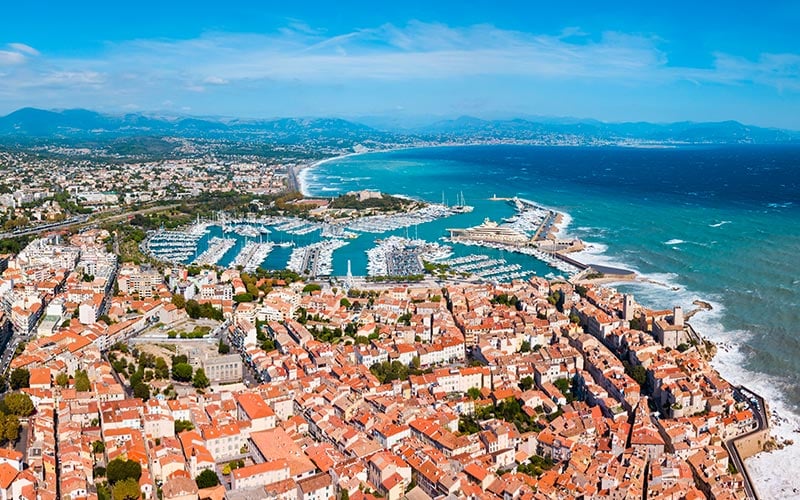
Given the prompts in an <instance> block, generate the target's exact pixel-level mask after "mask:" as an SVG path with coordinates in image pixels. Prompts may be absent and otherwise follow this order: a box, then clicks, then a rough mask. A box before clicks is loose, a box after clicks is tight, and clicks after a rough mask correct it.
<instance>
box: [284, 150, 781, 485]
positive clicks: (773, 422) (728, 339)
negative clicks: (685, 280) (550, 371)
mask: <svg viewBox="0 0 800 500" xmlns="http://www.w3.org/2000/svg"><path fill="white" fill-rule="evenodd" d="M480 145H489V144H485V143H460V144H421V145H410V146H406V147H397V148H388V149H382V150H371V151H363V152H353V153H348V154H344V155H338V156H334V157H330V158H326V159H323V160H319V161H316V162H313V163H306V164H304V165H298V166H297V172H298V179H299V180H302V176H301V175H300V172H302V171H305V170H306V169H311V168H314V167H316V166H319V165H321V164H324V163H328V162H330V161H334V160H338V159H341V158H346V157H349V156H356V155H363V154H369V153H388V152H392V151H397V150H405V149H428V148H431V149H432V148H440V147H464V146H480ZM518 145H524V144H518ZM616 146H618V147H625V146H623V145H616ZM300 184H301V188H302V189H301V192H302V193H303V194H304V195H305V196H308V192H307V190H308V187H307V184H306V182H305V181H302V182H300ZM557 211H558V212H559V213H561V214H563V215H564V217H563V220H562V221H560V223H558V224H555V225H554V226H555V227H557V229H558V234H560V235H562V237H566V236H568V235H569V227H570V226H571V224H572V222H573V221H572V217H571V216H570V214H569V213H567V212H564V211H562V210H557ZM587 246H590V247H591V249H589V248H587V250H588V251H586V250H585V251H582V252H578V254H577V255H576V258H578V259H579V260H581V261H584V262H587V263H592V262H593V261H594V262H595V263H597V264H603V265H605V264H607V265H610V266H614V265H615V264H616V265H620V264H619V263H614V262H613V261H615V260H617V259H616V258H614V257H611V256H609V255H608V253H607V251H608V246H607V245H605V244H602V243H600V244H593V243H591V242H587ZM597 260H600V261H601V262H596V261H597ZM628 269H631V268H630V267H628ZM632 270H633V271H634V272H636V275H637V277H636V279H634V280H620V279H618V278H611V277H609V278H605V279H602V280H592V281H593V282H595V283H597V284H598V285H599V286H604V287H616V286H618V285H622V286H628V285H633V286H636V287H639V286H641V287H647V288H650V290H649V291H645V290H643V291H642V292H639V293H642V294H643V295H644V296H645V297H646V296H647V295H650V298H651V300H649V301H648V300H647V299H644V301H645V302H646V303H648V302H651V301H652V296H653V293H657V292H655V290H658V289H660V290H661V293H663V294H666V295H665V297H666V299H667V300H670V301H673V302H687V304H686V305H688V304H689V303H692V304H693V305H694V306H695V309H694V310H693V311H692V313H693V314H692V315H691V320H692V325H693V326H694V327H695V330H696V331H697V332H698V334H699V335H700V336H701V338H703V339H706V340H708V341H709V342H712V343H714V344H715V345H717V346H719V349H717V352H716V353H714V355H713V356H712V357H711V360H710V363H711V366H712V367H713V368H714V369H715V370H716V371H717V372H719V373H720V376H722V377H723V378H724V379H725V380H727V381H728V382H729V383H731V384H734V385H746V386H747V387H748V388H749V389H752V390H753V391H756V392H758V393H759V394H761V395H762V396H764V398H765V399H766V400H767V404H768V405H769V407H770V410H771V412H770V415H768V418H767V422H768V429H769V433H770V438H772V439H774V440H775V441H777V442H784V441H786V440H787V439H789V438H792V437H797V434H796V432H797V431H796V430H795V427H796V424H795V423H794V422H795V421H796V420H797V416H796V414H795V413H793V412H792V411H791V410H790V409H789V408H787V407H786V405H785V404H783V402H782V396H781V392H780V391H781V390H780V389H779V388H778V387H776V386H775V382H774V381H775V380H776V379H775V378H774V377H771V376H767V375H766V374H764V373H761V372H758V371H756V370H752V369H748V368H747V367H745V364H744V359H745V355H744V354H743V352H742V351H741V349H740V346H741V345H744V344H743V342H746V341H741V342H740V341H739V340H738V339H737V340H732V338H733V336H735V335H737V334H738V333H739V332H732V331H728V330H726V329H725V328H724V327H723V326H722V325H721V323H720V319H721V317H722V316H723V315H724V309H725V308H724V306H723V305H722V304H719V303H718V302H715V300H716V299H715V298H698V297H703V296H702V295H700V294H699V293H696V292H695V293H693V292H691V291H690V290H687V289H686V288H685V286H683V285H680V284H676V283H675V282H674V281H673V279H674V278H678V276H668V277H666V278H664V277H662V276H663V274H661V275H659V274H658V273H656V274H652V273H651V274H646V275H645V274H642V273H640V272H639V271H638V270H636V269H632ZM601 281H602V282H601ZM637 289H638V288H637ZM688 294H691V295H693V297H687V295H688ZM712 304H713V305H712ZM746 333H747V332H742V334H743V335H746ZM778 380H779V379H778ZM787 416H788V417H789V418H788V419H787V418H786V417H787ZM793 434H794V435H793ZM796 449H797V446H796V445H794V446H791V445H789V446H786V447H785V448H783V449H779V450H775V451H760V452H758V453H757V454H755V455H753V456H751V457H748V458H747V459H745V466H746V468H747V469H748V471H749V472H750V474H751V475H752V479H753V483H754V485H755V486H756V490H757V491H758V493H759V494H760V495H761V496H762V497H764V498H768V497H770V496H771V495H773V494H774V493H773V492H775V491H778V490H776V488H779V489H780V491H781V495H783V496H785V495H786V494H787V493H790V492H791V489H789V490H788V491H787V490H786V489H785V487H786V481H787V480H790V479H787V478H788V477H789V476H785V475H778V474H776V473H777V472H778V471H779V470H781V469H782V468H783V466H785V463H784V462H785V461H786V460H790V459H789V458H787V459H784V460H783V461H781V459H780V458H779V457H781V456H787V455H789V454H791V453H792V452H794V451H795V450H796ZM776 482H777V484H778V485H777V486H776V485H775V483H776ZM781 483H782V486H783V487H782V488H781V486H780V485H781ZM790 494H791V493H790Z"/></svg>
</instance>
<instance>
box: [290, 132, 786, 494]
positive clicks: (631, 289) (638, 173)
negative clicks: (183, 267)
mask: <svg viewBox="0 0 800 500" xmlns="http://www.w3.org/2000/svg"><path fill="white" fill-rule="evenodd" d="M300 182H301V186H302V189H303V191H304V193H305V194H308V195H313V196H331V197H332V196H336V195H338V194H342V193H346V192H350V191H356V190H362V189H370V190H380V191H382V192H386V193H391V194H396V195H402V196H408V197H412V198H415V199H420V200H425V201H428V202H437V203H440V202H442V201H443V200H444V201H445V202H446V203H449V204H455V203H456V200H458V199H459V198H461V197H463V199H464V200H465V201H466V204H468V205H471V206H474V207H475V209H474V211H473V212H471V213H468V214H458V215H455V216H452V217H448V218H446V219H440V220H436V221H433V222H430V223H426V224H420V225H419V226H415V227H413V228H407V229H403V230H399V231H395V234H403V235H409V236H411V237H419V238H424V239H428V240H431V241H436V240H438V239H440V238H442V237H444V236H446V235H447V229H448V228H451V227H469V226H472V225H476V224H479V223H480V222H482V221H483V220H484V218H489V219H491V220H494V221H500V220H501V219H502V218H504V217H509V216H510V215H512V214H513V208H512V207H511V206H510V205H509V204H508V203H505V202H500V201H492V200H491V199H490V198H492V197H493V196H497V197H513V196H518V197H520V198H525V199H529V200H533V201H536V202H538V203H540V204H542V205H544V206H547V207H550V208H554V209H556V210H558V211H560V212H563V213H564V214H566V215H567V217H566V218H565V221H564V223H563V224H562V232H561V235H562V236H576V237H579V238H581V239H583V240H584V241H586V242H587V243H588V244H589V248H588V249H587V250H586V251H584V252H581V253H579V254H578V255H577V258H578V259H579V260H582V261H585V262H588V263H596V264H606V265H612V266H616V267H622V268H627V269H631V270H634V271H636V272H637V273H639V274H640V275H641V276H642V277H643V278H644V281H641V282H637V283H618V284H614V285H613V286H615V287H617V288H618V289H620V290H622V291H625V292H628V293H633V294H634V296H635V298H636V300H637V301H638V302H639V303H641V304H644V305H646V306H649V307H653V308H659V309H660V308H671V307H673V306H675V305H680V306H682V307H683V308H684V311H691V310H693V309H696V306H695V305H694V304H693V302H694V301H696V300H702V301H705V302H708V303H709V304H711V305H712V307H713V309H712V310H711V311H708V312H700V313H698V314H696V315H695V316H694V317H693V318H692V319H691V323H692V325H693V326H694V327H695V329H696V330H698V331H699V332H700V333H701V334H702V335H704V336H705V337H707V338H708V339H710V340H712V341H713V342H715V343H716V344H717V345H718V354H717V356H716V357H715V359H714V362H713V364H714V366H715V368H717V369H718V370H719V371H720V373H721V374H722V375H723V376H724V377H725V378H727V379H728V380H730V381H731V382H732V383H734V384H744V385H746V386H747V387H748V388H750V389H751V390H754V391H755V392H757V393H760V394H761V395H762V396H764V397H765V398H766V399H767V401H768V404H769V406H770V409H771V411H772V412H773V418H772V425H773V434H774V435H776V436H777V437H778V439H779V440H780V441H786V440H789V441H797V443H796V444H790V445H787V446H785V447H784V448H783V449H782V450H778V451H774V452H771V453H762V454H759V455H758V456H756V457H754V458H751V459H748V460H747V465H748V468H749V470H750V472H751V475H752V476H753V477H754V479H755V481H756V487H757V489H758V491H759V493H760V495H761V496H762V498H791V497H800V475H798V474H797V471H798V465H797V464H800V272H798V268H797V266H798V264H799V263H800V146H796V145H795V146H788V145H787V146H756V145H736V146H679V147H654V148H634V147H560V146H521V145H488V146H447V147H431V148H420V149H405V150H395V151H390V152H379V153H368V154H360V155H350V156H347V157H342V158H337V159H333V160H329V161H325V162H321V163H319V164H316V165H315V166H313V167H311V168H307V169H305V170H303V171H302V172H301V175H300ZM409 231H410V233H409ZM374 237H376V236H371V235H362V236H361V237H359V238H358V239H357V240H354V243H351V245H349V246H348V247H345V248H344V249H341V250H338V251H337V253H335V254H334V271H335V272H336V273H338V274H344V272H345V269H346V265H347V260H351V261H354V262H355V263H354V268H353V273H354V274H359V273H361V272H363V266H364V265H365V263H364V262H365V259H364V257H363V249H362V248H361V247H364V249H366V248H368V247H369V246H371V245H372V244H373V240H374ZM454 247H455V249H456V254H457V255H464V254H469V253H493V252H494V253H497V252H499V251H496V250H492V251H489V250H487V249H483V248H475V247H463V246H462V245H454ZM499 253H500V254H502V257H503V258H506V260H508V261H509V262H520V263H523V264H524V265H525V267H526V269H530V270H532V271H535V272H536V273H537V274H539V275H540V276H552V275H554V274H558V271H557V270H554V269H551V268H549V267H548V266H547V265H545V264H543V263H541V262H538V261H536V260H535V259H533V258H532V257H527V256H522V255H516V254H509V253H506V252H499Z"/></svg>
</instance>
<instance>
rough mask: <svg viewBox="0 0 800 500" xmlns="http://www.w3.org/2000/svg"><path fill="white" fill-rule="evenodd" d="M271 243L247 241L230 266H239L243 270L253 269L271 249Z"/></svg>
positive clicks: (249, 270) (250, 270)
mask: <svg viewBox="0 0 800 500" xmlns="http://www.w3.org/2000/svg"><path fill="white" fill-rule="evenodd" d="M273 246H274V245H273V244H272V243H254V242H250V243H247V244H246V245H245V246H244V248H242V250H241V251H240V252H239V254H238V255H236V258H235V259H234V260H233V262H232V263H231V265H230V267H239V266H241V267H242V269H243V270H244V271H247V272H252V271H255V270H256V268H258V266H260V265H261V263H262V262H264V260H265V259H266V258H267V255H269V253H270V252H271V251H272V247H273Z"/></svg>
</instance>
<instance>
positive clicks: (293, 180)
mask: <svg viewBox="0 0 800 500" xmlns="http://www.w3.org/2000/svg"><path fill="white" fill-rule="evenodd" d="M685 145H686V146H688V145H690V144H685ZM470 146H532V147H543V148H569V147H582V148H634V149H636V148H646V149H650V148H678V147H681V146H682V145H680V144H664V145H659V144H655V145H645V146H641V145H636V144H628V143H624V142H622V143H611V144H599V145H575V144H541V143H538V142H535V141H496V142H442V143H436V144H429V143H423V144H411V145H397V146H392V147H388V148H386V149H369V150H366V151H353V152H351V153H345V154H339V155H336V156H331V157H329V158H323V159H322V160H315V161H311V162H306V163H301V164H298V165H294V166H292V167H291V168H290V174H289V184H290V185H289V186H288V187H289V189H292V188H294V190H295V191H298V192H300V193H301V194H302V195H303V196H306V197H311V196H312V195H310V194H309V193H308V191H307V186H306V183H305V180H304V178H303V175H302V173H303V172H304V171H308V170H311V169H314V168H316V167H318V166H319V165H322V164H324V163H329V162H332V161H336V160H340V159H342V158H349V157H351V156H361V155H367V154H372V153H391V152H394V151H405V150H410V149H434V148H459V147H470ZM541 206H543V207H544V205H541ZM545 208H547V207H545ZM562 213H563V212H562ZM565 215H566V216H567V217H569V214H566V213H565ZM566 225H568V223H567V224H565V226H566Z"/></svg>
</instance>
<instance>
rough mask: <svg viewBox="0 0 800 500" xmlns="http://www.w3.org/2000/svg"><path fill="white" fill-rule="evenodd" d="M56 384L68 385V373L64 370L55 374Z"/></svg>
mask: <svg viewBox="0 0 800 500" xmlns="http://www.w3.org/2000/svg"><path fill="white" fill-rule="evenodd" d="M56 384H58V385H60V386H61V387H66V386H68V385H69V375H67V374H66V373H64V372H61V373H59V374H58V375H56Z"/></svg>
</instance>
